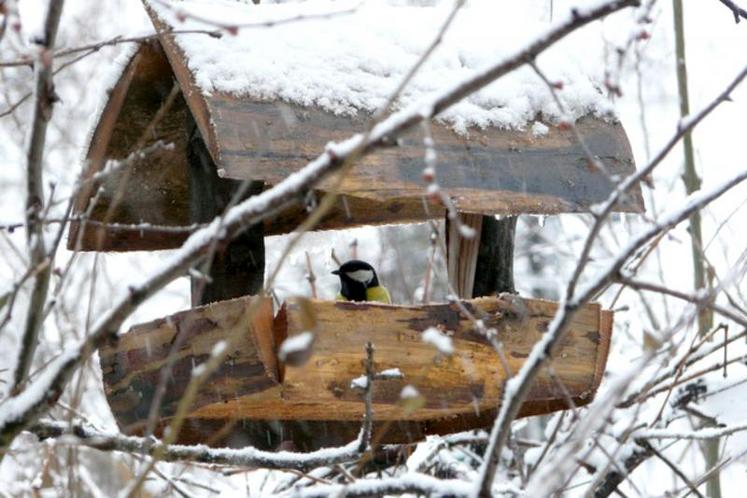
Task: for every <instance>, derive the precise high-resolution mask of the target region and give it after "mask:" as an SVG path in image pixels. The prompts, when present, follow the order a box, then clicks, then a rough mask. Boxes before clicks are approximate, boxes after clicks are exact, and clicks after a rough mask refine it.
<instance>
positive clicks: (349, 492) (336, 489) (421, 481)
mask: <svg viewBox="0 0 747 498" xmlns="http://www.w3.org/2000/svg"><path fill="white" fill-rule="evenodd" d="M470 490H471V486H470V484H469V483H466V482H464V481H462V480H460V479H438V478H436V477H432V476H429V475H427V474H418V473H414V472H410V473H407V474H404V475H401V476H397V477H389V478H382V479H358V480H357V481H355V482H353V483H349V484H332V485H327V486H324V485H319V486H314V487H312V488H304V489H294V490H292V491H289V492H288V496H292V497H293V498H317V497H319V498H327V497H329V496H345V497H347V498H354V497H358V496H360V497H364V496H387V495H391V494H397V495H401V494H405V493H417V494H422V495H426V496H455V497H459V496H465V497H466V496H469V493H470ZM512 490H515V489H512Z"/></svg>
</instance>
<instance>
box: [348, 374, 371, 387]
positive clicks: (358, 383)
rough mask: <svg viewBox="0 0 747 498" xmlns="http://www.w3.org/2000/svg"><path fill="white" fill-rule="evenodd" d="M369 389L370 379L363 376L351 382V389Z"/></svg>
mask: <svg viewBox="0 0 747 498" xmlns="http://www.w3.org/2000/svg"><path fill="white" fill-rule="evenodd" d="M367 387H368V377H366V376H365V375H361V376H360V377H356V378H355V379H353V380H351V381H350V388H351V389H365V388H367Z"/></svg>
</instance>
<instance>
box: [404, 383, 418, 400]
mask: <svg viewBox="0 0 747 498" xmlns="http://www.w3.org/2000/svg"><path fill="white" fill-rule="evenodd" d="M418 396H420V391H418V390H417V389H416V388H415V386H413V385H410V384H407V385H406V386H405V387H403V388H402V392H401V393H399V397H400V398H402V399H413V398H417V397H418Z"/></svg>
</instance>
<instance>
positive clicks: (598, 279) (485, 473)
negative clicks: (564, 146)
mask: <svg viewBox="0 0 747 498" xmlns="http://www.w3.org/2000/svg"><path fill="white" fill-rule="evenodd" d="M745 179H747V170H745V171H742V172H741V173H740V174H738V175H737V176H735V177H733V178H731V179H729V180H727V181H726V182H723V183H722V184H721V185H718V186H717V187H715V188H713V189H712V190H710V191H699V192H698V193H697V194H694V195H691V196H690V197H689V198H688V199H687V200H686V201H685V203H684V205H683V206H681V207H678V208H677V209H674V210H672V211H670V212H668V213H665V214H664V215H662V216H661V218H660V219H659V221H658V222H657V223H655V224H653V225H652V226H651V227H649V228H648V229H647V230H646V231H645V232H643V233H642V234H640V235H638V236H637V237H634V238H633V239H632V240H631V241H629V242H628V244H627V245H626V246H625V247H623V248H622V249H621V251H620V252H619V255H618V256H617V257H616V258H615V259H614V260H613V261H612V262H611V263H610V264H609V265H608V266H607V268H606V269H602V270H601V271H599V272H598V273H597V274H596V275H595V276H594V277H593V278H592V279H591V281H590V282H589V283H588V284H587V285H586V286H585V287H583V288H581V289H580V290H579V291H578V293H577V294H576V295H573V296H572V297H571V298H570V299H567V300H565V301H563V302H561V305H560V307H559V308H558V311H557V313H556V314H555V317H554V318H553V320H552V322H551V323H550V325H549V327H548V331H547V332H546V333H545V334H544V335H543V336H542V339H541V340H540V341H538V342H537V343H536V344H535V345H534V347H533V348H532V352H531V353H530V354H529V357H528V358H527V360H526V362H525V363H524V364H523V365H522V367H521V370H520V371H519V373H518V374H517V375H516V376H515V377H513V378H511V379H509V380H508V382H507V383H506V388H505V391H504V392H505V394H504V398H503V402H502V404H501V408H500V411H499V413H498V417H497V418H496V420H495V424H494V425H493V430H492V432H491V436H490V442H489V444H488V450H487V452H486V458H485V461H484V463H483V465H482V469H481V480H480V482H479V486H480V490H481V493H482V494H483V495H487V494H489V492H490V486H491V484H492V482H493V478H494V477H495V472H496V468H497V465H498V461H499V455H500V452H501V449H502V448H503V446H504V445H505V443H506V441H507V440H508V435H509V433H510V427H511V422H512V421H513V420H514V419H515V418H516V415H517V414H518V412H519V408H520V407H521V404H522V402H523V400H524V398H525V397H526V394H527V393H528V392H529V389H530V388H531V386H532V384H533V382H534V380H535V378H536V377H537V375H538V374H539V372H540V371H541V369H542V367H543V366H544V365H545V364H546V363H547V361H548V360H549V359H550V357H551V355H552V350H553V348H554V346H555V344H557V343H558V341H560V340H561V339H562V337H563V335H564V332H565V329H566V326H567V324H568V323H569V321H570V319H571V318H572V317H573V315H574V314H575V312H576V310H578V308H579V307H580V306H581V305H583V304H584V303H586V302H588V301H589V300H590V299H591V298H592V297H593V296H594V295H596V293H597V292H599V291H600V290H601V289H602V288H604V286H605V285H606V284H607V283H609V282H610V281H612V280H613V279H614V278H615V277H616V276H617V275H618V274H619V272H620V270H621V269H622V267H623V265H624V264H625V262H626V261H627V260H628V258H630V257H631V256H632V255H633V254H634V253H635V252H636V251H637V250H638V249H639V248H640V247H642V246H643V245H644V244H646V243H647V242H649V241H651V240H652V239H653V238H654V237H656V236H657V235H658V234H660V233H663V232H665V231H667V230H669V229H671V228H673V227H674V226H676V225H677V224H679V223H680V222H682V221H683V220H685V219H687V218H688V217H689V216H690V214H692V213H693V212H695V211H697V210H700V209H702V208H703V207H704V206H706V205H707V204H709V203H710V202H711V201H713V200H715V199H717V198H718V197H720V196H721V195H722V194H723V193H724V192H726V191H728V190H729V189H731V188H733V187H734V186H736V185H738V184H739V183H741V182H742V181H744V180H745ZM612 195H614V193H613V194H612ZM572 284H573V282H571V284H569V285H572Z"/></svg>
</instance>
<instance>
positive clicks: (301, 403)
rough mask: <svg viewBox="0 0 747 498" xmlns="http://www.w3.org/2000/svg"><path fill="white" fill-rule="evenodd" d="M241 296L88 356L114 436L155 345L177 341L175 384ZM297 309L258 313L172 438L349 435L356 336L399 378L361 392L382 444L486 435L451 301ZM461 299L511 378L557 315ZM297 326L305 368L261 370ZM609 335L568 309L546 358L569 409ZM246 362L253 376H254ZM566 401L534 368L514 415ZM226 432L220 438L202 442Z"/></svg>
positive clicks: (525, 304) (546, 306)
mask: <svg viewBox="0 0 747 498" xmlns="http://www.w3.org/2000/svg"><path fill="white" fill-rule="evenodd" d="M244 299H245V298H242V299H238V300H233V301H226V302H218V303H214V304H211V305H209V306H205V307H202V308H198V309H196V310H192V311H186V312H182V313H180V314H177V315H175V316H174V317H172V318H167V319H164V320H159V321H156V322H152V323H149V324H144V325H140V326H137V327H135V328H134V329H133V330H132V331H130V332H128V333H127V334H126V335H125V336H123V337H122V340H121V342H120V344H119V345H118V347H117V348H116V349H105V350H103V351H102V353H101V363H102V369H103V370H104V382H105V385H106V391H107V396H108V399H109V402H110V405H111V406H112V410H113V412H114V414H115V417H116V418H117V420H118V422H119V424H120V427H122V428H123V429H124V430H130V431H133V430H137V429H138V428H139V427H141V426H142V424H143V422H144V419H143V417H144V416H145V414H147V410H148V408H149V401H148V400H149V396H150V394H149V393H150V392H151V391H152V390H153V389H154V385H153V376H154V375H155V374H156V372H158V371H159V370H160V369H161V368H163V365H164V362H165V361H166V358H167V355H168V352H169V349H170V348H169V347H168V345H169V344H171V343H172V342H173V341H174V340H175V337H176V335H177V333H182V334H187V335H186V336H185V337H186V339H185V340H184V341H183V346H182V347H180V348H179V350H178V351H179V353H178V354H179V356H178V361H177V363H176V365H177V366H178V367H177V370H178V372H179V373H178V375H177V374H175V376H176V378H177V380H178V379H180V378H182V379H183V378H184V375H187V374H186V373H184V372H185V371H187V372H188V370H189V369H188V368H187V367H189V366H190V365H192V364H193V363H199V358H201V357H202V356H204V355H205V354H208V353H209V350H210V348H211V347H212V344H213V343H214V341H215V340H217V339H218V338H219V337H220V336H221V334H225V333H227V330H228V329H231V328H232V327H233V328H235V327H239V326H246V324H247V323H248V322H249V321H251V320H250V319H249V318H248V317H246V316H245V315H244V312H245V304H244V303H245V300H244ZM299 303H303V304H298V303H294V302H290V303H286V305H285V306H284V307H283V308H282V309H281V311H280V312H279V313H278V315H277V317H276V318H275V320H274V322H273V323H270V322H269V320H268V319H267V317H266V316H265V315H262V318H261V320H259V321H257V320H256V319H255V320H254V321H253V322H252V323H254V324H255V327H254V328H253V330H254V334H253V335H251V336H250V337H249V340H248V341H247V344H246V345H245V346H243V349H241V350H240V351H238V352H237V356H236V359H238V360H239V361H238V362H237V363H236V364H235V365H231V366H230V368H229V366H226V368H225V369H221V370H220V371H219V372H217V373H216V374H215V375H214V382H213V383H212V384H211V386H206V387H205V388H204V393H201V396H200V399H199V400H198V402H196V403H195V405H194V407H193V409H192V411H191V412H190V415H189V423H188V424H187V425H186V427H185V430H184V433H183V434H182V435H180V441H182V442H206V441H211V442H213V443H216V444H232V445H233V444H239V443H238V441H244V443H246V438H249V439H250V440H251V441H253V443H252V444H257V445H260V446H261V447H269V448H272V447H274V446H273V445H275V446H276V445H277V444H279V443H280V442H282V441H284V440H287V439H291V440H293V441H294V442H295V443H296V444H297V445H298V446H299V447H303V448H306V449H308V448H314V447H319V446H324V445H329V444H337V443H339V442H346V441H349V440H351V439H352V438H353V437H355V434H356V433H357V431H358V429H359V427H360V420H361V415H362V413H363V402H362V399H361V393H360V392H358V391H357V390H356V389H354V388H352V387H351V381H352V380H353V379H354V378H357V377H359V376H360V375H361V374H362V373H363V369H364V362H365V352H364V345H365V343H366V342H367V341H372V342H373V343H374V345H375V348H376V353H375V368H376V370H377V371H382V370H385V369H389V368H398V369H399V370H400V371H401V372H402V373H403V374H404V378H403V379H390V380H378V381H376V382H375V385H374V391H373V401H374V406H373V409H374V419H375V421H376V428H377V429H376V430H377V431H379V432H380V434H379V436H380V437H382V441H383V442H407V441H416V440H418V439H420V438H422V437H424V436H425V435H426V434H436V433H437V434H445V433H449V432H454V431H458V430H467V429H472V428H478V427H486V426H488V425H489V424H490V422H491V421H492V416H493V415H494V414H495V410H496V408H497V407H498V406H499V404H500V399H501V395H502V386H503V383H504V381H505V380H506V376H505V373H504V372H503V369H502V367H501V366H500V363H499V362H498V360H497V357H496V354H495V352H494V351H493V350H492V347H491V346H490V345H489V344H488V341H487V340H485V338H483V337H482V336H481V335H480V334H479V333H478V332H477V331H476V330H474V327H473V326H472V323H471V322H470V321H469V320H467V319H466V318H465V317H463V316H461V314H460V312H459V311H458V308H457V307H456V306H455V305H449V304H443V305H424V306H412V307H406V306H395V305H384V304H378V303H377V304H371V303H348V302H333V301H308V300H303V301H300V302H299ZM464 304H465V306H467V307H468V308H469V309H470V311H471V312H472V313H474V314H476V315H477V316H478V317H481V318H482V319H483V320H484V322H485V323H486V324H487V325H488V326H489V327H495V328H496V330H497V331H498V335H499V338H500V340H501V341H502V342H503V344H504V346H505V348H506V351H507V357H508V361H509V364H510V368H511V370H512V371H514V372H515V371H518V369H519V368H520V367H521V365H522V364H523V362H524V361H525V359H526V358H527V356H528V355H529V352H530V351H531V348H532V346H533V345H534V343H535V342H536V341H538V340H539V338H540V337H541V335H542V334H543V333H544V331H546V330H547V326H548V324H549V322H550V320H551V319H552V316H553V314H554V312H555V310H556V309H557V305H556V304H555V303H552V302H548V301H542V300H534V299H521V298H518V297H516V296H507V295H504V296H501V297H492V298H479V299H473V300H469V301H465V302H464ZM239 318H240V319H239ZM242 324H244V325H242ZM433 326H435V327H438V328H441V329H442V330H444V331H446V332H448V333H449V334H450V335H451V336H452V340H453V342H454V346H455V353H454V354H453V355H452V356H445V355H443V354H440V353H439V352H438V351H437V350H436V349H435V348H434V347H433V346H432V345H429V344H427V343H425V342H423V341H422V339H421V332H422V331H423V330H425V329H426V328H428V327H433ZM223 328H226V330H223ZM196 329H199V330H196ZM306 330H311V331H313V332H314V334H315V340H314V344H313V349H312V352H311V357H310V359H309V361H308V362H307V363H305V364H304V365H302V366H290V365H282V364H279V363H278V364H275V363H273V361H274V351H275V347H276V345H277V344H280V343H281V342H282V340H283V339H284V338H285V337H286V336H293V335H295V334H298V333H300V332H302V331H306ZM610 334H611V314H609V312H603V311H601V310H600V308H599V306H598V305H596V304H591V305H587V306H585V307H583V308H582V309H581V310H579V312H578V313H577V314H576V316H575V318H574V320H573V322H572V323H571V325H570V329H569V331H568V334H567V335H566V337H565V339H564V340H563V341H562V343H561V344H560V345H559V347H558V348H557V349H556V351H555V352H554V356H553V357H554V359H553V361H552V366H553V369H554V370H555V372H556V373H557V375H558V377H559V378H560V379H561V381H562V383H563V386H564V388H565V389H567V390H568V392H569V393H570V394H571V396H572V397H573V401H574V403H575V404H576V405H583V404H586V403H588V402H589V401H590V400H591V399H592V398H593V395H594V393H595V391H596V389H597V387H598V385H599V382H600V381H601V373H602V372H603V370H604V364H605V361H606V355H607V352H608V347H609V339H610V337H609V336H610ZM262 338H264V339H262ZM146 344H149V346H148V347H149V348H150V349H148V348H147V347H146ZM268 352H272V353H268ZM262 355H264V356H262ZM195 358H197V359H198V360H195ZM258 360H261V362H262V363H265V364H267V365H268V366H267V368H265V369H264V370H263V369H262V368H260V367H259V365H257V361H258ZM267 362H269V363H267ZM268 372H269V373H268ZM275 372H277V374H276V373H275ZM182 384H183V382H178V381H177V382H175V383H174V384H173V385H170V386H169V391H168V392H169V398H168V400H166V401H165V402H164V403H163V404H162V406H161V412H160V413H161V415H162V419H161V423H162V424H166V423H168V420H169V416H170V414H172V413H173V411H170V410H173V403H174V401H175V400H176V399H178V398H179V396H180V394H181V391H182V390H183V388H184V386H183V385H182ZM408 384H409V385H412V386H414V387H415V388H416V389H417V390H418V391H419V392H420V393H421V394H422V396H423V397H424V401H425V402H424V404H423V406H422V407H420V408H418V409H416V410H414V411H413V410H412V409H410V408H408V407H406V406H404V405H403V404H402V403H401V401H400V393H401V391H402V388H403V387H404V386H405V385H408ZM151 397H152V396H151ZM567 405H568V403H567V399H566V398H565V396H564V395H563V390H562V389H561V387H560V386H559V385H558V384H556V383H555V382H554V381H553V380H552V379H551V378H550V377H549V376H548V375H547V374H546V373H545V372H543V373H542V374H541V375H540V378H539V379H538V381H537V382H536V383H535V385H534V387H533V389H532V391H531V392H530V394H529V397H528V399H527V401H526V403H525V404H524V405H523V407H522V411H521V415H522V416H527V415H537V414H542V413H549V412H551V411H554V410H558V409H563V408H566V407H567ZM226 425H228V426H229V427H230V430H226V431H224V432H225V433H224V434H223V436H222V437H221V438H219V439H217V440H211V437H213V436H214V435H215V434H216V431H219V429H220V428H221V427H225V426H226Z"/></svg>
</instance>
